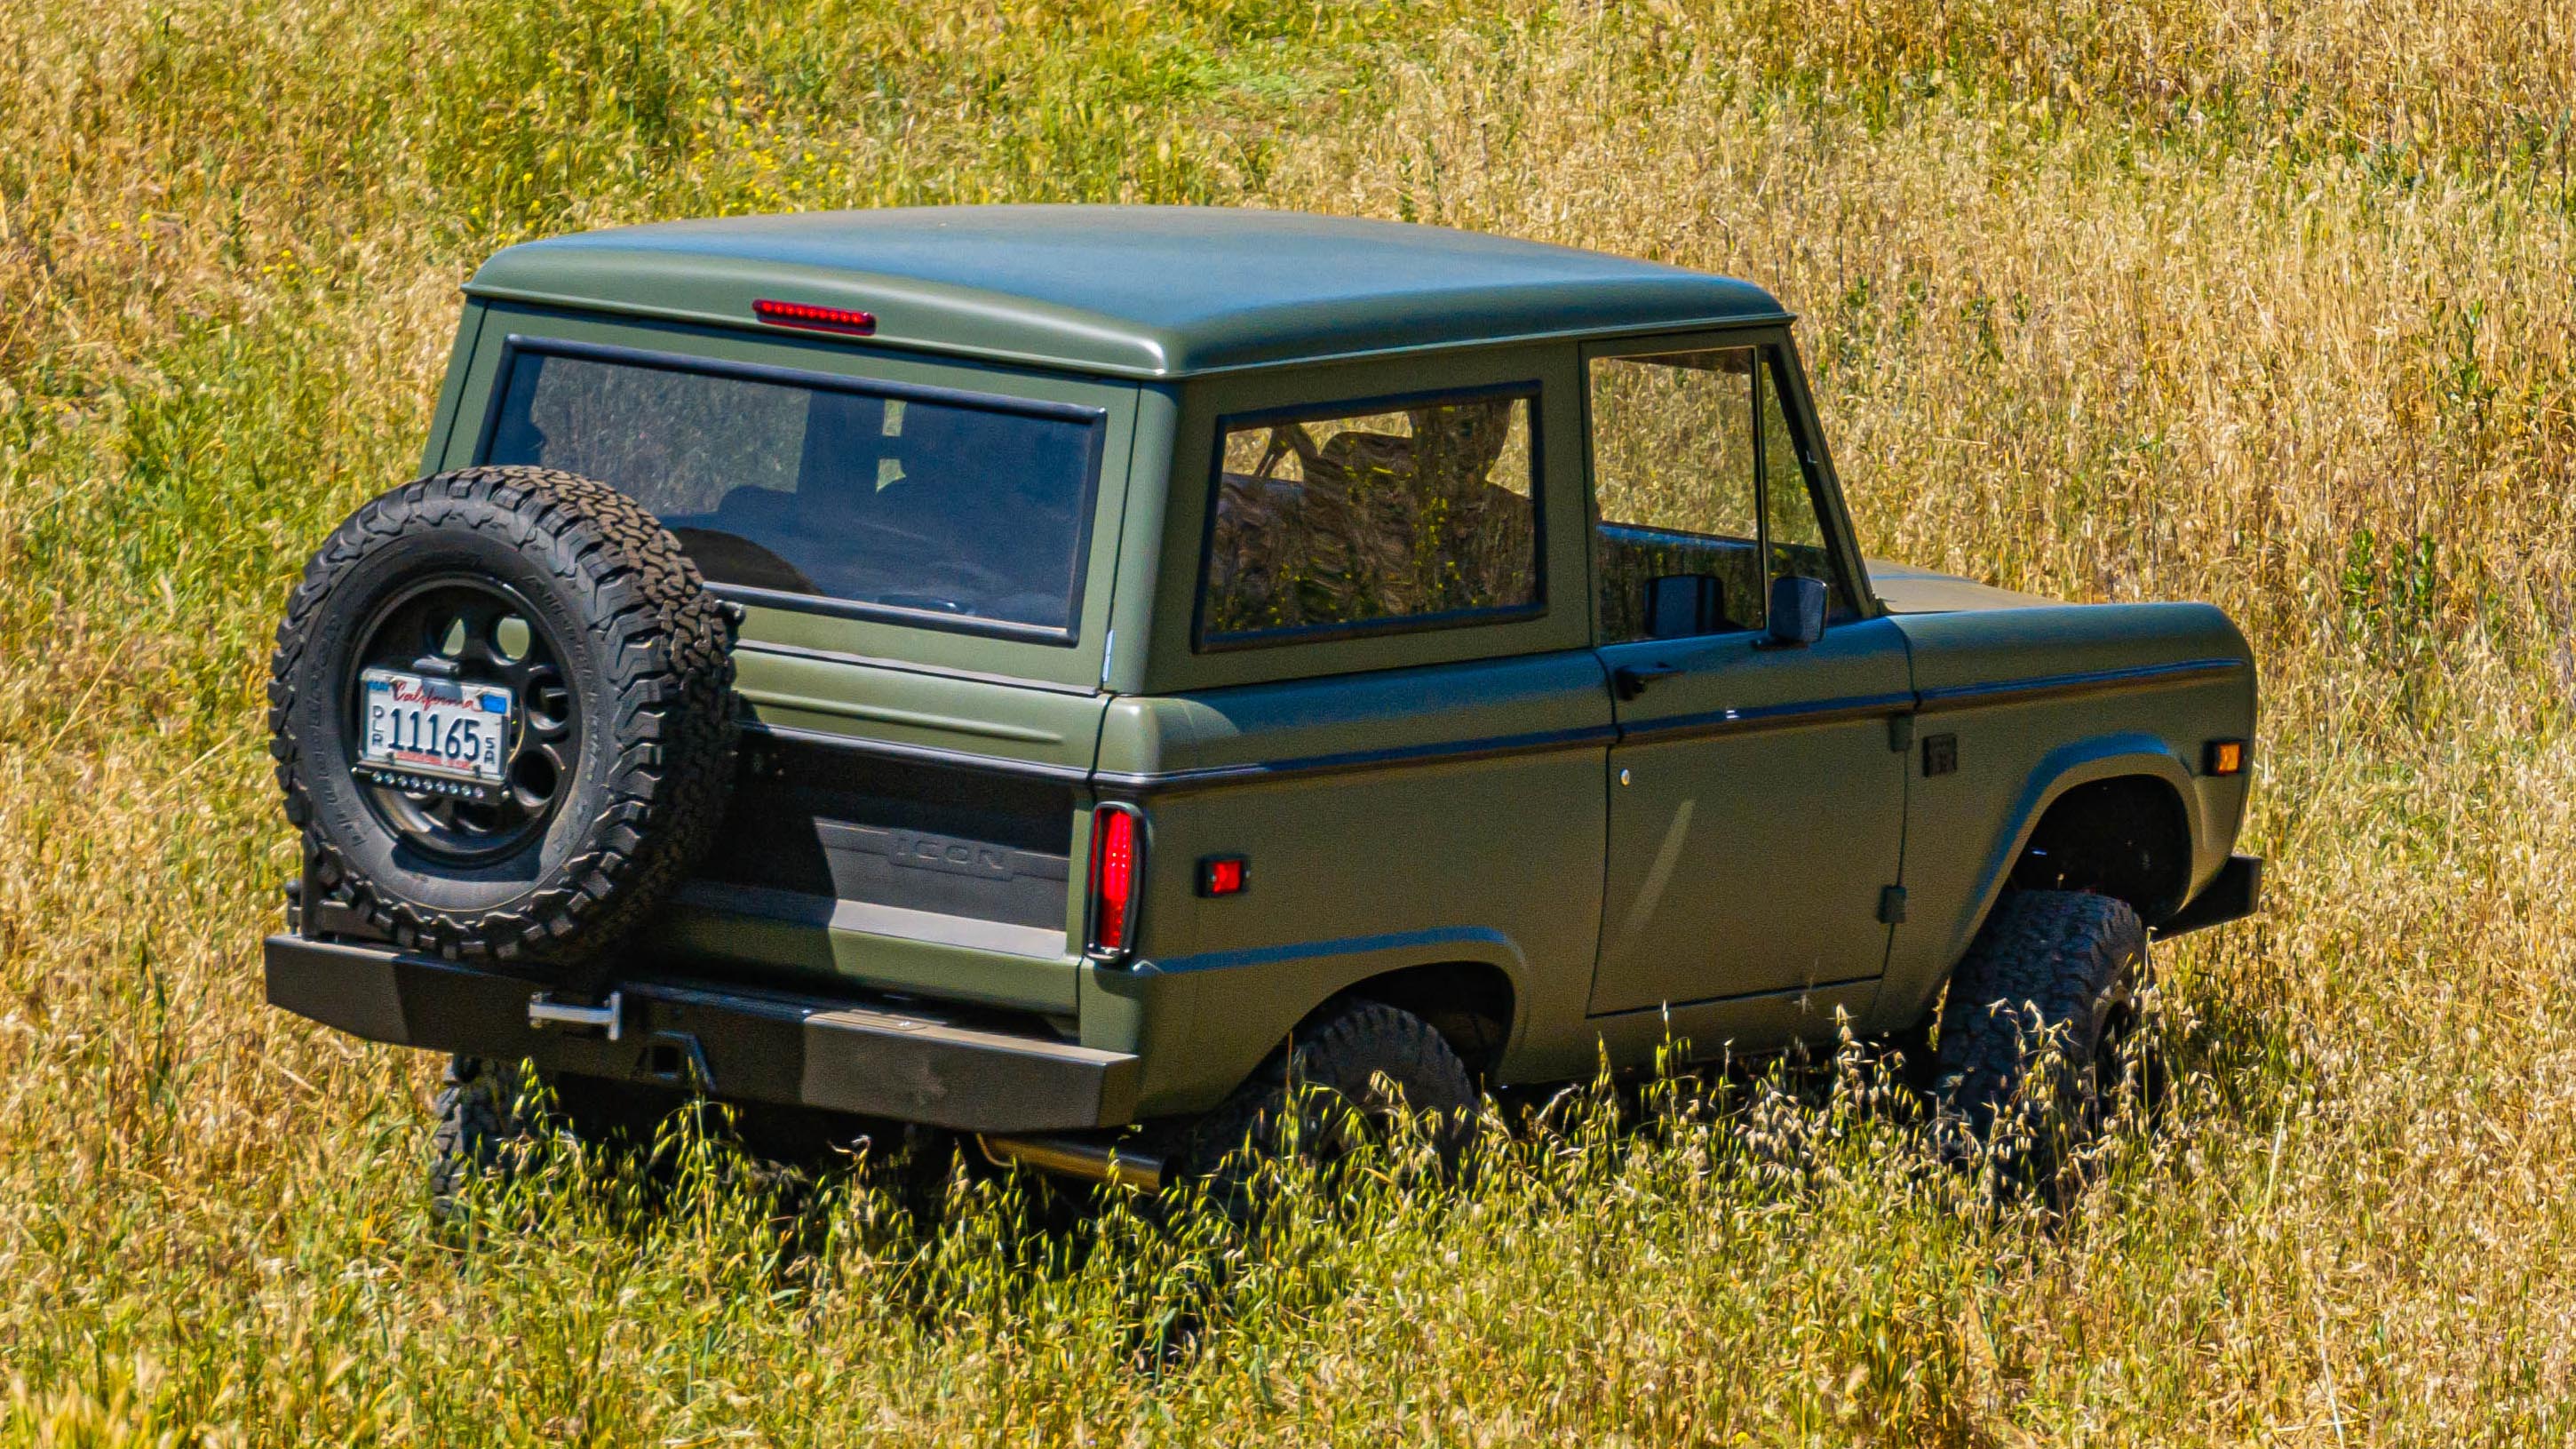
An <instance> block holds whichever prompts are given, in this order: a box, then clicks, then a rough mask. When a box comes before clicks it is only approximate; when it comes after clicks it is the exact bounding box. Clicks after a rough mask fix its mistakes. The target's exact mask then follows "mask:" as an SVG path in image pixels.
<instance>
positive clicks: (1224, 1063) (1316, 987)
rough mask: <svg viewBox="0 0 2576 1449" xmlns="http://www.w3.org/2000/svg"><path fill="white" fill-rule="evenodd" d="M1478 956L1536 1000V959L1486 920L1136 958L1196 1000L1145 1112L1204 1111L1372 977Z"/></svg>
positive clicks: (1517, 1032)
mask: <svg viewBox="0 0 2576 1449" xmlns="http://www.w3.org/2000/svg"><path fill="white" fill-rule="evenodd" d="M1447 965H1478V966H1489V967H1492V968H1494V969H1495V970H1498V971H1500V972H1501V973H1502V974H1503V976H1504V977H1505V978H1506V979H1508V980H1509V981H1510V982H1511V986H1512V994H1513V997H1514V999H1515V1000H1516V1001H1521V1002H1526V1001H1528V999H1529V989H1528V988H1529V963H1528V960H1527V958H1525V957H1524V956H1523V955H1522V953H1521V950H1520V947H1519V946H1517V945H1516V944H1514V943H1513V942H1512V941H1511V939H1510V938H1509V937H1506V936H1504V935H1503V934H1502V933H1501V932H1498V931H1493V930H1488V929H1484V928H1481V927H1464V926H1462V927H1450V928H1441V929H1433V930H1423V931H1403V932H1396V933H1392V934H1388V935H1377V936H1351V937H1344V938H1342V939H1339V940H1330V941H1303V942H1298V943H1295V944H1292V945H1287V946H1277V947H1264V948H1257V949H1251V950H1239V951H1210V952H1205V953H1202V954H1199V955H1193V956H1181V957H1175V958H1172V959H1169V960H1163V961H1156V962H1152V963H1148V964H1145V965H1142V966H1140V967H1138V968H1137V969H1138V971H1139V972H1140V973H1154V974H1157V975H1161V976H1164V977H1167V978H1179V979H1182V980H1185V981H1187V983H1188V985H1189V988H1190V995H1191V997H1192V998H1193V1007H1194V1009H1193V1010H1192V1011H1191V1013H1190V1023H1191V1026H1190V1040H1189V1043H1188V1047H1187V1050H1186V1051H1185V1052H1178V1053H1175V1054H1174V1056H1175V1057H1176V1058H1179V1060H1177V1061H1175V1062H1173V1063H1172V1064H1171V1065H1170V1066H1168V1067H1162V1066H1161V1064H1159V1063H1158V1064H1157V1065H1158V1068H1159V1069H1158V1070H1157V1071H1156V1072H1155V1073H1154V1074H1153V1076H1152V1078H1151V1079H1150V1080H1149V1081H1148V1082H1147V1084H1146V1088H1145V1092H1146V1096H1145V1100H1144V1101H1142V1102H1141V1103H1139V1104H1138V1108H1137V1111H1138V1115H1140V1116H1165V1115H1172V1114H1177V1113H1184V1112H1198V1111H1204V1110H1206V1109H1207V1108H1209V1107H1213V1106H1215V1105H1216V1104H1217V1103H1218V1102H1219V1101H1221V1100H1223V1098H1224V1097H1225V1095H1226V1094H1227V1093H1228V1092H1231V1091H1233V1090H1234V1088H1235V1087H1236V1086H1237V1085H1239V1084H1240V1083H1241V1082H1243V1080H1244V1079H1245V1078H1247V1077H1249V1076H1251V1075H1252V1071H1253V1069H1254V1068H1255V1067H1258V1066H1259V1065H1261V1060H1262V1058H1264V1057H1266V1056H1268V1055H1270V1053H1271V1051H1272V1050H1273V1049H1275V1048H1276V1047H1277V1046H1278V1045H1279V1044H1280V1043H1281V1042H1283V1041H1285V1040H1287V1039H1288V1034H1289V1033H1290V1032H1291V1031H1293V1030H1295V1029H1296V1026H1297V1024H1298V1023H1299V1022H1301V1021H1303V1020H1305V1019H1306V1017H1307V1016H1309V1015H1311V1014H1312V1013H1313V1012H1314V1010H1315V1008H1317V1007H1319V1006H1321V1005H1323V1004H1324V1003H1325V1002H1327V1001H1330V1000H1331V999H1332V998H1333V997H1335V996H1337V995H1340V994H1341V993H1342V992H1345V991H1348V990H1350V989H1351V988H1352V987H1355V986H1358V985H1360V984H1361V983H1363V982H1366V981H1368V980H1370V979H1372V978H1374V977H1379V976H1384V975H1387V974H1389V973H1391V972H1396V971H1402V970H1406V969H1408V968H1411V967H1417V966H1447ZM1513 1018H1514V1019H1513V1021H1512V1024H1511V1028H1510V1037H1509V1039H1508V1040H1507V1041H1506V1043H1505V1044H1504V1047H1503V1050H1502V1053H1501V1055H1500V1058H1499V1060H1500V1062H1502V1063H1504V1064H1509V1063H1510V1062H1511V1061H1512V1060H1513V1058H1514V1057H1515V1055H1517V1054H1518V1052H1519V1051H1520V1048H1521V1045H1522V1038H1523V1036H1524V1035H1525V1034H1526V1031H1527V1022H1528V1018H1529V1013H1528V1012H1527V1011H1515V1012H1514V1013H1513Z"/></svg>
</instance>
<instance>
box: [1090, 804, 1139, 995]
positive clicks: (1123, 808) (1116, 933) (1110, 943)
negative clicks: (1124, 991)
mask: <svg viewBox="0 0 2576 1449" xmlns="http://www.w3.org/2000/svg"><path fill="white" fill-rule="evenodd" d="M1138 819H1139V817H1138V816H1137V813H1136V807H1134V806H1132V805H1102V806H1101V807H1099V808H1098V809H1097V810H1094V811H1093V812H1092V815H1091V954H1092V955H1094V956H1108V957H1116V956H1123V955H1125V954H1127V948H1128V946H1129V944H1130V942H1131V940H1132V938H1133V937H1134V935H1135V926H1136V883H1137V881H1138V879H1139V878H1140V877H1142V875H1143V874H1144V872H1143V871H1142V870H1140V869H1139V867H1140V866H1141V865H1142V864H1143V861H1142V859H1141V857H1142V855H1143V853H1144V842H1143V840H1142V839H1141V838H1140V832H1139V831H1138V830H1137V824H1138Z"/></svg>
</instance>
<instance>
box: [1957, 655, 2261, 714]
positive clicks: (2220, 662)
mask: <svg viewBox="0 0 2576 1449" xmlns="http://www.w3.org/2000/svg"><path fill="white" fill-rule="evenodd" d="M2246 668H2247V665H2246V663H2245V661H2244V660H2242V659H2185V660H2181V661H2178V662H2176V663H2172V664H2136V665H2131V666H2129V667H2127V668H2125V669H2093V670H2086V671H2084V672H2082V673H2079V674H2047V675H2041V676H2040V677H2038V678H2036V679H2007V680H2000V681H1996V682H1994V683H1989V684H1948V685H1942V686H1940V687H1938V688H1935V689H1926V690H1923V691H1920V694H1919V698H1920V699H1921V700H1922V706H1921V708H1922V711H1923V713H1925V714H1932V713H1935V712H1937V711H1940V710H1947V709H1967V708H1971V707H1973V706H1976V705H1981V704H1996V703H2006V702H2009V703H2015V704H2018V703H2021V702H2022V701H2025V700H2035V699H2065V698H2068V697H2070V696H2074V695H2083V694H2107V693H2113V692H2116V691H2118V690H2122V689H2131V688H2155V687H2158V686H2162V685H2169V684H2188V683H2190V682H2192V681H2193V680H2196V679H2215V678H2218V677H2220V676H2223V675H2229V674H2239V673H2242V672H2244V670H2245V669H2246Z"/></svg>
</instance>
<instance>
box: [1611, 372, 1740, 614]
mask: <svg viewBox="0 0 2576 1449" xmlns="http://www.w3.org/2000/svg"><path fill="white" fill-rule="evenodd" d="M1591 391H1592V488H1593V498H1594V501H1595V503H1596V505H1597V507H1598V508H1599V515H1600V516H1599V522H1598V524H1597V526H1596V528H1595V529H1594V533H1593V547H1594V551H1595V554H1596V556H1597V558H1598V560H1599V568H1600V574H1601V617H1602V623H1603V626H1604V630H1605V635H1606V637H1607V638H1608V640H1609V641H1610V642H1613V643H1616V642H1619V641H1621V640H1627V639H1649V638H1679V637H1682V636H1686V635H1691V634H1713V633H1724V632H1727V631H1729V630H1735V629H1759V628H1761V627H1762V604H1763V598H1764V594H1763V589H1764V587H1765V585H1764V583H1763V570H1762V510H1761V494H1760V492H1759V491H1758V490H1757V488H1756V487H1755V484H1754V479H1755V476H1756V475H1755V472H1754V467H1753V417H1754V413H1753V349H1752V348H1749V347H1728V348H1720V349H1717V350H1713V351H1708V352H1668V353H1663V354H1660V355H1658V356H1653V357H1605V358H1599V359H1596V360H1595V361H1594V362H1593V364H1592V371H1591Z"/></svg>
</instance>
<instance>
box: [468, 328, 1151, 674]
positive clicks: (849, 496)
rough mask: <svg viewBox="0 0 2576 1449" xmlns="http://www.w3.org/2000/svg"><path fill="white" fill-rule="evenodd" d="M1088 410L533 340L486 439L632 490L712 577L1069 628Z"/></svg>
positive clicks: (1002, 623)
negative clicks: (676, 361)
mask: <svg viewBox="0 0 2576 1449" xmlns="http://www.w3.org/2000/svg"><path fill="white" fill-rule="evenodd" d="M1076 412H1077V410H1073V409H1063V408H1047V407H1046V406H1045V405H1038V406H1036V407H1031V406H1030V405H1027V404H1014V403H1012V402H1008V401H1004V400H999V399H996V400H994V401H992V402H990V403H986V402H983V401H981V400H976V399H965V398H960V397H956V396H953V395H948V394H937V395H926V394H923V393H920V392H915V391H901V392H898V391H896V390H893V389H882V390H880V389H876V388H871V387H864V386H853V385H850V384H848V383H844V382H842V381H841V380H839V379H830V378H806V377H804V376H802V375H799V374H784V373H777V372H773V371H770V370H767V369H747V368H746V369H738V370H737V369H728V368H719V367H712V366H711V367H706V368H699V367H679V366H673V365H669V364H667V363H664V362H661V361H659V360H649V359H641V358H639V359H633V360H629V359H627V358H624V357H619V356H606V355H600V354H598V353H595V352H590V351H585V352H583V353H580V354H574V353H571V352H569V351H538V350H533V349H521V350H520V351H518V352H517V353H516V354H515V355H514V357H513V360H512V363H511V367H510V374H509V381H508V385H507V388H506V389H505V391H504V393H503V396H502V400H501V408H500V415H499V417H498V418H497V420H496V421H495V424H494V427H493V431H492V440H491V445H490V447H489V448H487V449H486V450H485V455H486V458H487V460H488V461H490V462H493V463H528V464H537V465H541V466H544V467H548V468H560V469H563V470H564V471H566V472H572V473H580V474H584V475H586V476H589V477H592V478H597V479H599V480H600V481H601V482H604V483H608V484H611V485H613V486H615V487H616V488H618V489H621V490H623V491H624V492H626V493H627V494H629V495H631V496H633V497H634V498H635V499H636V501H638V502H640V503H642V504H643V505H644V506H645V507H646V508H648V509H650V510H651V511H652V512H653V514H654V515H655V516H656V517H658V518H660V519H661V520H662V522H663V524H664V525H665V526H666V527H668V528H669V529H670V530H671V531H672V533H674V534H676V535H677V536H678V537H679V540H680V543H681V545H682V546H683V547H685V548H687V549H688V551H689V554H690V556H691V557H692V558H694V559H696V560H697V564H698V568H699V569H700V570H701V571H702V572H704V573H705V575H706V577H707V580H708V582H710V583H712V584H718V585H726V586H731V587H733V588H736V589H750V590H760V591H764V592H766V593H771V594H783V595H792V596H802V597H805V598H808V599H815V600H828V601H833V602H834V603H836V604H838V605H842V606H849V607H851V608H852V609H853V610H854V611H855V612H860V613H865V614H879V613H882V614H884V615H886V616H887V617H889V618H892V619H895V620H897V621H899V622H916V623H929V624H952V625H957V624H962V625H967V626H970V627H972V626H976V625H982V626H987V627H999V628H1002V629H1004V630H1007V631H1011V632H1021V631H1028V630H1037V631H1046V632H1049V633H1053V634H1058V635H1062V636H1064V637H1067V638H1069V637H1070V636H1071V633H1072V627H1073V622H1074V620H1075V618H1076V616H1077V614H1078V612H1079V608H1080V588H1081V578H1082V564H1083V555H1084V551H1085V549H1084V546H1085V541H1086V525H1087V523H1088V522H1089V519H1090V515H1091V487H1092V478H1093V474H1094V472H1095V471H1096V469H1095V461H1094V460H1095V458H1096V457H1097V453H1098V434H1099V430H1100V423H1099V421H1098V420H1097V419H1096V418H1094V417H1091V416H1088V415H1087V414H1084V415H1075V414H1076Z"/></svg>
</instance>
